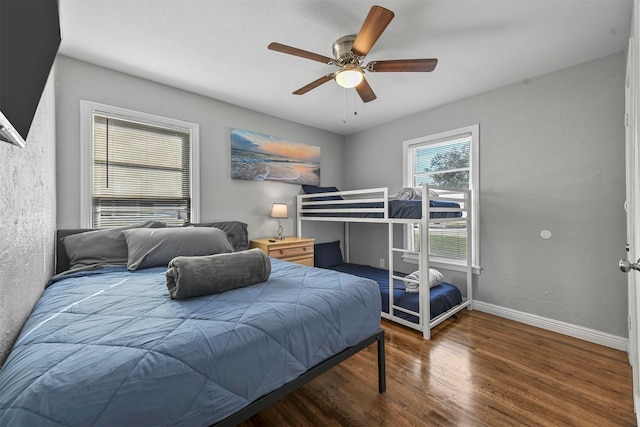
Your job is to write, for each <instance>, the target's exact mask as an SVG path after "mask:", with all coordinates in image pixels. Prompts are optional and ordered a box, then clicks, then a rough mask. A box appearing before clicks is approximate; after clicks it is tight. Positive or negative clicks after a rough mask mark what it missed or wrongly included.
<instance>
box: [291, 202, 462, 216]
mask: <svg viewBox="0 0 640 427" xmlns="http://www.w3.org/2000/svg"><path fill="white" fill-rule="evenodd" d="M429 207H432V208H451V209H458V208H460V205H459V204H458V203H455V202H449V201H443V200H429ZM349 208H354V209H362V208H384V203H383V202H372V203H348V204H328V205H315V206H314V205H311V206H307V207H306V208H305V209H336V210H338V211H341V210H344V209H349ZM388 214H389V218H403V219H420V218H422V200H419V199H415V200H398V199H392V200H389V212H388ZM303 216H306V217H309V216H312V217H331V218H384V215H383V214H382V212H372V213H368V212H364V213H363V212H334V213H314V212H305V213H304V214H303ZM460 217H462V212H459V211H458V212H431V213H430V218H460Z"/></svg>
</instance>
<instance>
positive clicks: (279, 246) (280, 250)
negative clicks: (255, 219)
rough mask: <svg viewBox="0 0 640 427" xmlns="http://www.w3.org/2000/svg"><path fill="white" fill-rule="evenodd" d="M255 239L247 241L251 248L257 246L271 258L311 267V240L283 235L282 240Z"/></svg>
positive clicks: (312, 240)
mask: <svg viewBox="0 0 640 427" xmlns="http://www.w3.org/2000/svg"><path fill="white" fill-rule="evenodd" d="M271 240H273V239H255V240H251V241H250V242H249V246H250V247H251V248H259V249H261V250H262V251H264V253H266V254H267V255H269V256H270V257H273V258H278V259H281V260H284V261H291V262H297V263H298V264H304V265H308V266H310V267H313V242H314V241H315V239H307V238H304V237H285V239H284V240H276V241H273V242H272V241H271Z"/></svg>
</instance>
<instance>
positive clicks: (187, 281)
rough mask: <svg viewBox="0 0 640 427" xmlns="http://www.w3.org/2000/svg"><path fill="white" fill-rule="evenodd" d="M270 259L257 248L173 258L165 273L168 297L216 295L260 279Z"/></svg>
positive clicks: (265, 275)
mask: <svg viewBox="0 0 640 427" xmlns="http://www.w3.org/2000/svg"><path fill="white" fill-rule="evenodd" d="M270 274H271V261H270V260H269V257H268V256H267V254H265V253H264V252H262V250H260V249H249V250H246V251H239V252H233V253H227V254H216V255H210V256H196V257H183V256H180V257H175V258H174V259H172V260H171V261H169V269H168V270H167V272H166V277H167V288H168V289H169V295H170V296H171V298H172V299H180V298H191V297H197V296H201V295H208V294H217V293H220V292H225V291H228V290H231V289H236V288H242V287H244V286H249V285H254V284H256V283H260V282H264V281H265V280H267V279H268V278H269V275H270Z"/></svg>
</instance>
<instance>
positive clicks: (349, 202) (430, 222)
mask: <svg viewBox="0 0 640 427" xmlns="http://www.w3.org/2000/svg"><path fill="white" fill-rule="evenodd" d="M420 190H421V192H422V194H423V197H422V216H421V218H419V219H410V218H392V217H390V216H389V190H388V188H386V187H381V188H371V189H364V190H350V191H338V192H330V193H316V194H301V195H298V196H297V225H298V227H297V230H298V236H300V237H301V236H302V235H303V231H302V228H303V224H304V223H305V222H307V221H333V222H343V223H344V224H345V262H349V239H350V236H349V223H374V224H386V225H387V228H388V245H389V255H388V259H389V265H388V268H389V313H385V312H382V317H384V318H386V319H389V320H391V321H394V322H397V323H400V324H402V325H404V326H407V327H410V328H413V329H417V330H419V331H422V334H423V336H424V338H425V339H430V338H431V329H432V328H433V327H435V326H436V325H438V324H440V323H442V322H443V321H445V320H446V319H448V318H449V317H451V316H453V315H455V314H456V313H458V312H459V311H461V310H462V309H464V308H467V309H469V310H471V309H473V270H472V264H471V259H472V258H471V248H472V245H471V238H472V233H471V192H470V191H469V190H468V189H456V188H448V187H436V186H430V185H427V184H423V185H422V186H421V187H420ZM430 190H433V191H434V192H436V193H437V194H438V197H431V196H430ZM335 196H340V197H341V198H342V200H336V197H335ZM318 198H320V199H325V200H320V201H319V200H318ZM327 198H330V200H326V199H327ZM430 200H440V201H448V202H455V203H457V204H459V207H458V208H451V207H431V206H430V203H429V201H430ZM432 213H435V214H440V216H446V215H447V214H449V215H450V216H451V217H445V218H441V217H440V218H431V214H432ZM362 214H375V215H376V216H378V217H377V218H371V217H360V216H353V215H362ZM452 214H453V215H457V216H455V217H454V216H453V215H452ZM371 216H373V215H371ZM451 222H463V223H464V224H465V231H466V238H467V253H466V259H465V260H464V261H465V265H464V266H463V268H464V270H465V272H466V297H464V298H463V301H462V303H461V304H458V305H456V306H454V307H452V308H451V309H450V310H448V311H447V312H445V313H442V314H440V315H438V316H437V317H433V318H432V316H431V313H430V304H429V296H430V295H429V293H430V287H429V283H428V277H429V275H428V271H429V265H430V262H432V260H430V254H429V251H428V250H421V251H420V252H415V251H413V250H410V249H407V248H405V247H394V246H393V242H394V230H393V228H394V227H393V226H394V225H395V224H403V225H410V224H417V225H418V229H419V233H420V248H428V247H429V234H430V233H429V229H430V227H433V226H434V225H436V224H438V225H443V224H447V223H451ZM402 240H403V241H404V239H402ZM397 254H400V255H407V254H411V255H414V256H416V257H417V258H418V271H420V281H419V282H418V281H415V283H419V312H414V311H411V310H407V309H405V308H403V307H399V306H397V305H395V304H394V302H393V283H394V280H393V279H399V280H404V279H405V278H404V277H402V276H397V275H394V274H393V272H394V258H395V256H396V255H397ZM395 311H401V312H405V313H409V314H412V315H414V316H416V317H417V318H418V319H419V323H413V322H410V321H408V320H405V319H403V318H401V317H398V316H396V315H395V314H394V312H395Z"/></svg>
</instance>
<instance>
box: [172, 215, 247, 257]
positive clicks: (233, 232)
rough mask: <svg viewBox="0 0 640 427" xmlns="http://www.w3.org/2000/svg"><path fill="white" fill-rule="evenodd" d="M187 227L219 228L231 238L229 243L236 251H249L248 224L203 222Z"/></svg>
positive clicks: (188, 223) (189, 224) (186, 225)
mask: <svg viewBox="0 0 640 427" xmlns="http://www.w3.org/2000/svg"><path fill="white" fill-rule="evenodd" d="M184 226H185V227H214V228H218V229H220V230H222V231H224V232H225V233H227V236H228V237H229V242H231V245H232V246H233V249H234V250H235V251H244V250H246V249H249V237H248V235H249V232H248V230H247V224H245V223H244V222H240V221H218V222H201V223H197V224H193V223H190V222H187V223H185V224H184Z"/></svg>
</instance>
